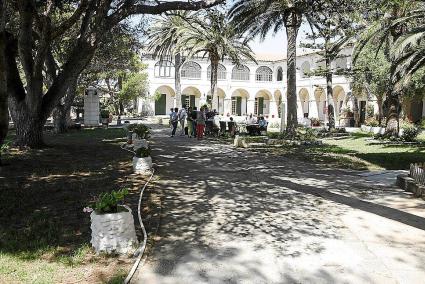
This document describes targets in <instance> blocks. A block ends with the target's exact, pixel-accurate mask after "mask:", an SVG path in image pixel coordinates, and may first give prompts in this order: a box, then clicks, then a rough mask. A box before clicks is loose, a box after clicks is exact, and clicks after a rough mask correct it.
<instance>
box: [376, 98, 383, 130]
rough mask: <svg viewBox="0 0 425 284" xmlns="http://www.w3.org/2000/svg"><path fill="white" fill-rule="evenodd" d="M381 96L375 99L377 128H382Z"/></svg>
mask: <svg viewBox="0 0 425 284" xmlns="http://www.w3.org/2000/svg"><path fill="white" fill-rule="evenodd" d="M382 99H383V98H382V95H380V96H378V97H377V102H378V122H379V126H382V117H383V109H382V104H383V100H382Z"/></svg>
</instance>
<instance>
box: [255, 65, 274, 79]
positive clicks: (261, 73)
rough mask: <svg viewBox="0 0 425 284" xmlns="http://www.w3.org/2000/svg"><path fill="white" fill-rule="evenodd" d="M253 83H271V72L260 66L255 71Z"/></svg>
mask: <svg viewBox="0 0 425 284" xmlns="http://www.w3.org/2000/svg"><path fill="white" fill-rule="evenodd" d="M255 81H257V82H271V81H273V71H272V69H270V68H269V67H267V66H260V67H258V68H257V71H255Z"/></svg>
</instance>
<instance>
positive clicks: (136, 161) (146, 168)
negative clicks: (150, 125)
mask: <svg viewBox="0 0 425 284" xmlns="http://www.w3.org/2000/svg"><path fill="white" fill-rule="evenodd" d="M151 169H152V158H151V149H150V148H149V147H141V148H138V149H137V150H136V155H135V156H134V157H133V171H134V172H135V173H140V174H144V173H147V172H150V170H151Z"/></svg>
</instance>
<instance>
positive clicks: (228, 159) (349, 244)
mask: <svg viewBox="0 0 425 284" xmlns="http://www.w3.org/2000/svg"><path fill="white" fill-rule="evenodd" d="M168 132H169V131H168V129H166V130H164V129H156V130H155V131H154V135H153V143H154V145H153V159H154V162H155V163H157V164H158V171H157V173H158V177H159V181H158V182H157V186H158V187H160V189H162V190H163V191H164V193H165V200H164V202H163V216H162V220H161V226H160V230H159V240H158V241H157V243H156V245H155V248H154V250H153V252H152V254H151V255H150V256H149V260H148V262H147V263H146V265H145V266H144V267H143V268H141V269H139V271H138V273H137V274H136V276H135V278H134V280H133V282H132V283H148V284H156V283H197V284H198V283H385V284H387V283H425V231H424V230H425V218H424V217H425V213H424V212H425V210H424V208H425V202H424V201H422V200H417V199H413V198H412V197H411V196H410V195H408V194H406V193H404V192H402V191H400V190H398V189H396V188H393V187H380V186H377V185H376V184H375V183H373V182H370V181H369V182H368V181H366V180H365V179H364V177H362V176H360V175H359V174H358V173H357V172H353V171H343V170H336V169H333V168H327V167H326V165H316V164H313V163H310V162H303V161H298V160H291V159H288V158H285V157H275V156H268V155H265V154H261V153H254V152H249V151H246V150H237V149H234V148H233V147H231V146H227V145H220V144H216V143H214V142H211V141H202V142H200V143H199V142H198V141H196V140H194V139H188V138H185V137H174V138H170V137H168V135H169V133H168Z"/></svg>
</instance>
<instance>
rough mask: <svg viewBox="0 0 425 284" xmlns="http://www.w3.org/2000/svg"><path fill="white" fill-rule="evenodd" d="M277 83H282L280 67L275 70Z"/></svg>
mask: <svg viewBox="0 0 425 284" xmlns="http://www.w3.org/2000/svg"><path fill="white" fill-rule="evenodd" d="M277 81H278V82H282V81H283V69H282V67H279V68H278V69H277Z"/></svg>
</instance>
